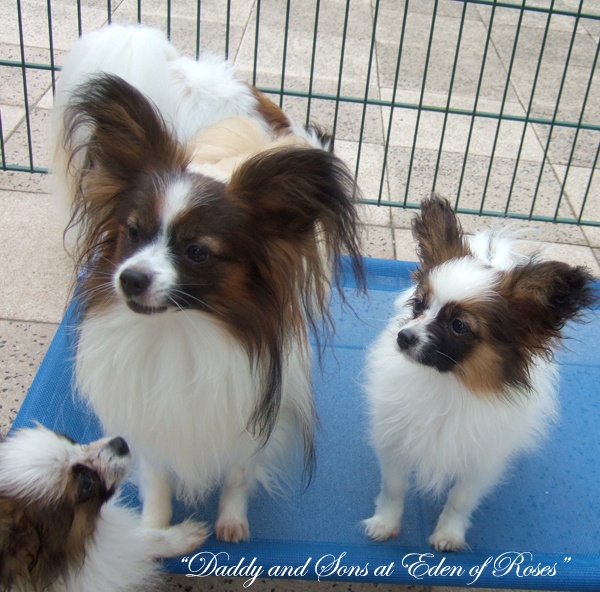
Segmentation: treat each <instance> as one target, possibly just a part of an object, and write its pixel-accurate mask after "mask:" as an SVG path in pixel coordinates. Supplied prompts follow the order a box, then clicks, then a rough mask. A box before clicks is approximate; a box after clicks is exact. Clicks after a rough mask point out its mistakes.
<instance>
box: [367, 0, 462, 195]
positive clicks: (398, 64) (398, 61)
mask: <svg viewBox="0 0 600 592" xmlns="http://www.w3.org/2000/svg"><path fill="white" fill-rule="evenodd" d="M408 5H409V2H408V0H407V2H406V3H405V4H404V15H403V17H402V30H401V32H400V42H399V45H398V57H397V58H396V72H395V74H394V89H393V90H392V103H391V105H390V116H389V118H388V128H387V133H386V136H385V146H384V149H383V165H382V167H381V177H380V179H379V197H378V200H377V204H378V205H381V196H382V195H383V184H384V183H385V172H386V169H387V160H388V154H389V150H390V139H391V136H392V125H393V123H394V111H395V107H394V104H395V103H396V96H397V92H398V78H399V77H400V67H401V65H402V51H403V49H404V33H405V32H406V20H407V17H408ZM465 5H466V4H465Z"/></svg>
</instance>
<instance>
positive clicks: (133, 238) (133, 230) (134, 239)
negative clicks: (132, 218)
mask: <svg viewBox="0 0 600 592" xmlns="http://www.w3.org/2000/svg"><path fill="white" fill-rule="evenodd" d="M127 238H128V239H129V242H130V243H133V244H135V243H139V242H140V239H141V236H140V229H139V228H138V227H137V226H135V225H134V224H129V225H128V226H127Z"/></svg>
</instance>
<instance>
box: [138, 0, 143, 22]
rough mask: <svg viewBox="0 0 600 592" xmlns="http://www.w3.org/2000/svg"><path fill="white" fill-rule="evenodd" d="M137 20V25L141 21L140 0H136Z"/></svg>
mask: <svg viewBox="0 0 600 592" xmlns="http://www.w3.org/2000/svg"><path fill="white" fill-rule="evenodd" d="M137 22H138V25H140V24H141V23H142V0H137Z"/></svg>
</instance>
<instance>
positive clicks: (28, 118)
mask: <svg viewBox="0 0 600 592" xmlns="http://www.w3.org/2000/svg"><path fill="white" fill-rule="evenodd" d="M17 17H18V24H19V45H20V46H21V76H22V81H23V106H24V108H25V128H26V130H27V149H28V152H29V170H30V171H31V172H33V168H34V166H33V146H32V144H31V116H30V113H29V93H28V90H27V89H28V87H27V68H26V67H25V34H24V31H23V13H22V12H21V0H17Z"/></svg>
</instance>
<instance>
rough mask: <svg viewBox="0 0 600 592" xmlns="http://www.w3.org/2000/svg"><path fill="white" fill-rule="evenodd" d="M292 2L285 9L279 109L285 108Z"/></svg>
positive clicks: (288, 1)
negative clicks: (284, 94)
mask: <svg viewBox="0 0 600 592" xmlns="http://www.w3.org/2000/svg"><path fill="white" fill-rule="evenodd" d="M291 1H292V0H287V3H286V7H285V31H284V33H283V56H282V58H281V93H280V95H279V107H283V91H284V89H285V68H286V65H287V48H288V37H289V29H290V6H291Z"/></svg>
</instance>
